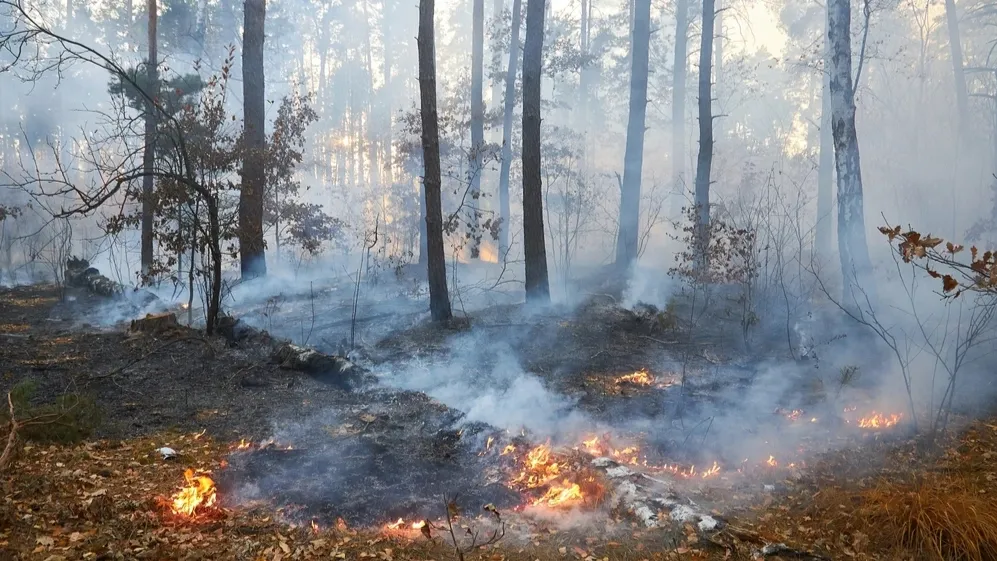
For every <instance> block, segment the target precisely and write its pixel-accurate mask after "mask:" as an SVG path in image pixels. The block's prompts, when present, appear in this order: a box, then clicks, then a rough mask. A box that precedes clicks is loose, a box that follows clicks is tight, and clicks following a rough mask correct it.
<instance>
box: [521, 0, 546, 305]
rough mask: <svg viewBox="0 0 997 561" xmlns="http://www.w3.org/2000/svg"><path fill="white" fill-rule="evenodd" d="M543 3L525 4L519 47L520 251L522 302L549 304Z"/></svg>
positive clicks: (535, 0)
mask: <svg viewBox="0 0 997 561" xmlns="http://www.w3.org/2000/svg"><path fill="white" fill-rule="evenodd" d="M544 15H545V2H544V0H527V3H526V39H525V41H524V44H523V247H524V253H525V257H526V299H527V300H529V301H532V302H537V303H544V302H550V283H549V281H548V279H547V249H546V244H545V239H544V221H543V188H542V186H541V175H540V144H541V141H540V79H541V71H542V66H543V41H544Z"/></svg>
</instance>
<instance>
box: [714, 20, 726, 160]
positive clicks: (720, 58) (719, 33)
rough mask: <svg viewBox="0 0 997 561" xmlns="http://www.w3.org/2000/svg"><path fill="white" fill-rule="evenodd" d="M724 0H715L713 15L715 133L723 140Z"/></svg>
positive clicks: (724, 118)
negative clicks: (716, 122) (716, 117)
mask: <svg viewBox="0 0 997 561" xmlns="http://www.w3.org/2000/svg"><path fill="white" fill-rule="evenodd" d="M723 11H724V7H723V0H714V12H713V13H714V16H713V28H714V31H715V33H714V36H713V89H714V92H713V93H714V95H713V98H714V100H715V101H716V102H717V104H716V111H714V112H713V113H714V114H715V115H717V116H719V123H718V124H717V126H716V131H714V135H715V136H716V137H717V139H718V140H721V141H722V140H723V136H724V129H725V127H726V123H727V118H726V117H723V116H722V115H723V110H724V108H723V107H722V106H721V104H720V103H721V100H722V99H723V95H722V90H721V88H722V86H723V75H724V74H723V73H724V21H723Z"/></svg>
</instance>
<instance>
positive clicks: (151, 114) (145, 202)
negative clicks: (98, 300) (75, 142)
mask: <svg viewBox="0 0 997 561" xmlns="http://www.w3.org/2000/svg"><path fill="white" fill-rule="evenodd" d="M147 7H148V10H149V60H147V61H146V68H145V70H146V82H148V88H149V92H148V93H149V95H150V96H153V97H155V96H157V95H158V93H159V71H158V64H159V62H158V54H157V52H156V51H157V42H158V39H157V27H158V25H157V24H158V21H159V6H158V4H157V2H156V0H148V2H147ZM155 158H156V108H155V107H154V106H153V104H152V103H147V104H146V111H145V146H144V147H143V149H142V173H143V176H142V257H141V263H142V275H143V276H147V275H149V272H150V270H151V268H152V222H153V219H154V210H153V205H154V203H155V201H154V200H153V191H154V189H155V178H154V177H153V166H154V164H155Z"/></svg>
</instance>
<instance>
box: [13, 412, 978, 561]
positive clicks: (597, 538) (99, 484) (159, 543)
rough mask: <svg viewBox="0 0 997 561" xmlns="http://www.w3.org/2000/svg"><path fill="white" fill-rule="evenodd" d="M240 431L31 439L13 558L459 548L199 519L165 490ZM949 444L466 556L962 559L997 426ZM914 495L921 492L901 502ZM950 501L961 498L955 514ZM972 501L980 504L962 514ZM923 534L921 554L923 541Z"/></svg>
mask: <svg viewBox="0 0 997 561" xmlns="http://www.w3.org/2000/svg"><path fill="white" fill-rule="evenodd" d="M234 444H235V443H230V442H219V441H215V440H213V439H211V438H210V437H209V436H207V435H205V434H200V433H194V434H191V433H161V434H156V435H152V436H149V437H144V438H134V439H128V440H122V441H91V442H85V443H82V444H78V445H71V446H54V445H53V446H43V445H33V444H28V445H27V446H26V447H25V448H24V450H23V451H22V453H21V455H20V457H19V458H18V461H17V463H16V464H15V467H14V469H13V471H12V473H10V474H6V475H5V476H4V481H3V488H4V497H3V500H2V502H0V552H2V553H0V559H18V560H29V559H31V560H34V559H38V560H52V561H55V560H60V559H185V560H193V559H267V560H272V559H364V558H370V559H383V560H390V559H454V558H456V555H455V553H454V551H453V549H452V546H451V545H450V543H449V541H448V540H447V539H446V536H444V535H442V534H441V533H440V531H438V530H434V531H433V532H432V535H431V539H427V538H426V537H425V536H424V535H422V534H421V533H420V532H418V531H415V530H400V531H391V530H385V529H370V530H355V529H351V528H348V527H345V526H339V527H322V526H319V527H318V528H313V527H311V526H310V525H303V526H297V527H295V526H294V525H291V524H289V523H287V522H284V521H283V520H285V517H284V516H282V513H280V512H277V511H274V510H273V509H272V508H268V507H267V506H266V505H263V504H261V505H256V506H248V507H247V506H241V507H231V506H227V505H226V503H225V498H224V497H222V498H221V502H220V504H221V507H220V508H217V509H210V510H208V511H206V512H205V513H203V514H201V515H198V516H196V517H195V518H193V519H191V518H186V517H182V516H178V515H175V514H173V513H172V512H171V511H170V509H169V506H168V501H167V500H166V499H167V498H168V497H170V496H171V495H172V494H173V493H174V492H176V491H177V490H178V489H179V488H180V487H181V486H182V484H183V482H184V477H183V472H184V471H185V470H186V469H193V470H195V471H197V472H201V473H208V474H210V473H212V472H217V471H218V470H220V469H223V467H224V462H225V458H226V456H227V455H228V454H229V453H231V451H232V447H233V446H234ZM947 444H948V446H946V447H944V448H942V449H940V450H939V451H938V453H937V454H927V453H925V451H924V450H923V449H921V448H920V445H919V443H917V442H913V441H909V442H894V443H887V444H882V445H881V446H880V448H882V450H880V451H882V452H884V453H885V456H884V457H886V458H887V461H886V462H885V463H884V464H883V465H882V466H879V467H877V468H876V469H872V470H870V469H869V468H868V466H867V465H866V464H864V463H863V458H867V457H868V454H869V450H868V449H867V450H864V451H847V452H842V453H838V454H835V455H833V456H828V457H825V458H823V459H822V460H821V461H820V462H817V463H815V464H813V465H812V466H811V467H809V468H807V469H806V470H805V471H804V472H803V476H802V478H793V479H792V480H786V481H784V482H782V483H781V484H780V490H779V491H776V492H774V493H772V494H770V495H769V496H768V498H767V499H765V500H764V501H763V502H761V503H759V504H756V505H754V506H752V507H750V508H747V509H742V510H741V511H739V512H737V513H736V514H735V515H733V516H730V517H729V518H728V522H729V523H730V525H729V527H728V529H727V530H725V531H721V532H719V533H717V534H716V535H708V536H702V535H696V533H695V532H692V531H690V532H688V533H687V535H686V536H685V539H684V540H680V541H670V540H669V541H666V540H664V539H663V538H662V536H663V534H661V533H659V532H657V531H655V530H640V531H638V530H632V531H629V532H626V533H624V534H621V533H620V532H618V531H615V532H612V533H609V532H605V533H604V532H603V531H601V530H600V529H598V528H593V527H588V528H585V529H584V530H575V531H571V530H566V531H557V530H547V531H544V532H540V533H538V534H535V535H532V536H530V538H529V541H525V542H524V541H523V540H522V539H521V538H522V536H523V534H516V535H515V536H513V533H514V531H513V530H509V532H508V533H507V539H505V540H503V541H500V542H498V543H497V544H496V545H494V546H489V547H487V548H485V549H482V550H477V551H474V552H471V553H468V555H467V558H468V559H494V560H500V559H509V560H518V559H522V560H531V559H582V560H584V559H607V558H608V559H674V558H682V559H724V558H744V559H747V558H753V557H754V556H755V552H756V550H757V549H758V548H760V547H761V546H762V545H763V544H765V543H768V544H775V543H784V544H786V545H787V546H789V547H791V548H795V549H800V550H811V551H813V552H821V553H822V554H823V555H826V556H828V557H831V558H834V559H843V558H855V559H900V558H925V559H931V558H939V557H942V558H952V559H954V558H957V557H958V556H957V553H958V552H957V551H955V549H954V548H955V547H956V546H957V545H958V535H957V534H956V533H953V534H952V535H948V534H946V532H957V531H962V532H965V533H968V532H972V531H981V530H978V528H979V527H982V526H983V525H984V524H985V523H986V522H987V519H988V518H993V517H995V516H997V506H994V504H993V503H994V501H992V497H993V496H994V494H997V484H995V480H997V468H995V466H994V462H993V458H994V457H995V455H997V425H995V424H991V423H986V422H981V423H975V424H973V425H971V426H970V427H969V428H968V429H967V430H965V431H964V432H963V433H962V434H961V435H960V436H959V437H957V438H953V439H952V440H951V441H950V442H948V443H947ZM163 446H169V447H171V448H174V449H175V450H177V451H179V452H180V456H179V457H176V458H173V459H169V460H164V459H163V457H162V455H161V454H160V453H159V452H158V451H157V450H158V449H159V448H161V447H163ZM871 446H872V447H874V448H875V447H876V446H875V445H871ZM926 482H930V489H929V488H926V486H925V483H926ZM931 489H935V490H939V491H944V494H942V493H939V492H935V493H932V492H931ZM945 495H951V501H952V502H946V500H947V499H946V497H945ZM974 495H975V496H977V497H978V500H976V499H973V496H974ZM905 497H907V498H910V499H911V500H910V501H906V500H905ZM908 502H912V503H918V502H920V504H915V505H914V506H908V507H906V508H905V507H903V506H902V505H903V504H906V503H908ZM946 505H949V506H946ZM946 508H949V509H952V508H954V509H955V510H953V511H952V512H950V513H948V514H946ZM891 509H892V510H891ZM960 509H974V510H972V512H971V513H963V514H964V516H963V517H962V518H958V519H955V520H952V519H949V518H951V517H954V516H958V515H959V513H960V512H961V510H960ZM887 511H889V512H887ZM904 515H909V516H910V517H911V518H914V519H917V518H918V517H920V519H919V522H918V523H919V524H922V525H924V526H925V527H924V528H921V532H922V533H923V532H934V533H935V534H938V535H941V536H942V537H943V538H944V539H942V540H941V541H940V542H939V548H940V551H941V553H942V555H941V556H939V555H938V552H932V551H931V549H930V547H931V546H930V544H929V543H928V542H925V543H924V544H917V543H914V542H911V543H908V544H906V545H907V546H908V547H907V548H905V547H903V545H904V544H903V543H902V542H903V540H904V539H905V538H904V535H903V534H902V533H901V534H897V533H896V532H897V531H898V528H899V529H902V528H903V525H904V524H905V522H904V520H903V516H904ZM891 517H892V520H891ZM470 524H471V525H472V526H473V525H474V524H475V521H474V520H470ZM974 528H975V529H976V530H974ZM690 530H691V529H690ZM984 531H985V529H984ZM915 533H916V532H915ZM911 537H912V538H913V537H914V534H913V533H912V534H911ZM987 540H991V541H987ZM976 542H977V544H978V546H979V547H980V550H979V551H978V552H977V554H976V555H974V554H973V552H972V551H968V552H963V554H964V555H966V557H964V558H975V559H992V558H993V557H992V556H990V555H992V553H993V552H994V550H992V549H989V550H988V549H987V548H988V547H989V548H992V547H993V546H994V545H995V544H997V541H994V537H993V536H989V535H988V534H985V533H984V534H979V535H978V536H976ZM917 545H920V546H921V547H922V550H921V552H920V555H919V556H918V555H915V554H916V553H917V552H916V551H912V550H911V549H910V547H913V546H917Z"/></svg>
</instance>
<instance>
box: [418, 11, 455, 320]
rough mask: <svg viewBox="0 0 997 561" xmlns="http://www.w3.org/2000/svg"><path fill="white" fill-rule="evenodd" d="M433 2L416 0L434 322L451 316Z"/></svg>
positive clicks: (428, 246) (427, 235)
mask: <svg viewBox="0 0 997 561" xmlns="http://www.w3.org/2000/svg"><path fill="white" fill-rule="evenodd" d="M434 4H435V0H419V39H418V46H419V93H420V101H421V105H422V111H421V117H422V161H423V164H424V166H425V176H424V177H423V184H424V189H425V193H426V242H427V243H426V246H427V253H428V255H427V257H428V271H427V276H428V278H429V310H430V313H431V314H432V316H433V320H434V321H446V320H448V319H450V317H451V315H452V314H451V311H450V294H449V292H448V291H447V263H446V255H445V254H444V251H443V206H442V205H443V202H442V195H441V190H442V182H443V180H442V178H441V171H440V126H439V122H438V121H437V116H436V39H435V37H434V34H435V33H434V29H433V27H434V24H433V11H434V9H435V6H434Z"/></svg>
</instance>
